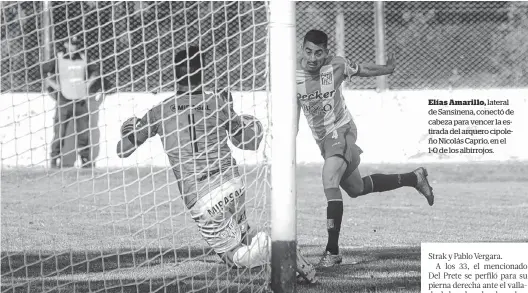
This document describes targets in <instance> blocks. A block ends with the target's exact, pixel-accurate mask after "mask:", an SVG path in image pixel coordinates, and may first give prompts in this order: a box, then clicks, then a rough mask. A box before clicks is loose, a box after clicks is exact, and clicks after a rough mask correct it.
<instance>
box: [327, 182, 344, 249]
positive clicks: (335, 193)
mask: <svg viewBox="0 0 528 293" xmlns="http://www.w3.org/2000/svg"><path fill="white" fill-rule="evenodd" d="M325 194H326V197H327V198H329V199H330V200H329V201H328V206H327V207H326V219H327V220H326V228H327V230H328V242H327V244H326V251H328V252H330V253H331V254H339V244H338V243H339V233H340V230H341V221H342V220H343V200H342V198H341V190H340V189H339V188H328V189H325Z"/></svg>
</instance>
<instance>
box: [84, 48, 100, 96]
mask: <svg viewBox="0 0 528 293" xmlns="http://www.w3.org/2000/svg"><path fill="white" fill-rule="evenodd" d="M81 56H82V58H83V59H84V58H85V57H84V54H83V55H81ZM85 60H86V62H87V63H88V62H89V60H87V59H85ZM86 71H87V72H88V79H87V80H86V86H87V87H88V88H91V87H92V85H93V84H94V82H96V81H97V80H98V79H99V66H97V65H96V64H90V65H88V66H87V67H86Z"/></svg>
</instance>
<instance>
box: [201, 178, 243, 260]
mask: <svg viewBox="0 0 528 293" xmlns="http://www.w3.org/2000/svg"><path fill="white" fill-rule="evenodd" d="M190 213H191V217H192V218H193V220H195V221H196V223H197V224H198V228H199V230H200V234H201V235H202V237H203V238H204V239H205V241H206V242H207V243H208V244H209V246H210V247H211V248H212V249H213V250H214V251H215V252H216V253H218V254H223V253H225V252H228V251H231V250H233V249H235V248H236V247H238V246H240V245H242V244H241V243H242V239H243V238H244V236H245V233H246V232H247V230H248V224H247V219H246V209H245V187H244V183H243V182H242V179H241V178H240V177H235V178H233V179H231V180H229V181H227V182H225V183H223V184H222V185H220V186H219V187H217V188H216V189H214V190H212V191H211V192H210V193H208V194H207V195H205V196H203V197H201V198H200V199H198V201H197V202H196V203H195V204H194V206H193V207H192V208H191V210H190Z"/></svg>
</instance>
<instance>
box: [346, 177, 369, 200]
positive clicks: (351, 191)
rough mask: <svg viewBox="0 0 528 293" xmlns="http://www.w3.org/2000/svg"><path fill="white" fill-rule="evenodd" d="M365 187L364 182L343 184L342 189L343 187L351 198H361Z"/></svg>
mask: <svg viewBox="0 0 528 293" xmlns="http://www.w3.org/2000/svg"><path fill="white" fill-rule="evenodd" d="M364 186H365V184H364V183H363V180H359V181H357V182H354V184H352V183H348V182H347V183H343V184H341V187H343V189H344V190H345V191H346V193H347V194H348V196H349V197H351V198H356V197H358V196H361V195H362V194H363V189H364Z"/></svg>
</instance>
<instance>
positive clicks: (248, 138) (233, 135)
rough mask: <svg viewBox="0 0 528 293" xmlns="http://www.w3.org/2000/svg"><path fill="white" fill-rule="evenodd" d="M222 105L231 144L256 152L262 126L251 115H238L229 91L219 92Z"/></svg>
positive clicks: (261, 133)
mask: <svg viewBox="0 0 528 293" xmlns="http://www.w3.org/2000/svg"><path fill="white" fill-rule="evenodd" d="M220 97H221V98H222V100H223V102H224V104H223V105H222V107H221V111H222V113H223V117H224V118H223V120H224V121H225V122H224V125H225V128H226V130H227V133H228V135H229V137H230V139H231V142H232V143H233V144H234V145H235V146H236V147H237V148H239V149H243V150H249V151H256V150H257V149H258V148H259V146H260V143H261V141H262V138H263V126H262V123H261V122H260V121H258V119H256V118H255V117H253V116H251V115H238V114H237V113H236V112H235V110H234V109H233V96H232V95H231V92H230V91H229V89H224V90H223V91H222V92H220Z"/></svg>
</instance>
